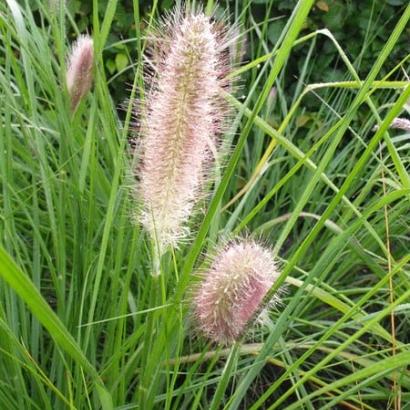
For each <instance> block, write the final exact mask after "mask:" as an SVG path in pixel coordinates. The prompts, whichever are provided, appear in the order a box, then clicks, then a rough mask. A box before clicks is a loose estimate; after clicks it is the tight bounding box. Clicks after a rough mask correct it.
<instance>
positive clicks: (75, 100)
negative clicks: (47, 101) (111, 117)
mask: <svg viewBox="0 0 410 410" xmlns="http://www.w3.org/2000/svg"><path fill="white" fill-rule="evenodd" d="M93 63H94V48H93V40H92V38H91V37H90V36H88V35H83V36H80V37H79V38H78V39H77V41H76V42H75V43H74V44H73V46H72V48H71V52H70V55H69V57H68V61H67V67H68V69H67V76H66V81H67V90H68V93H69V94H70V98H71V110H72V111H75V110H76V108H77V106H78V104H79V102H80V101H81V99H82V98H83V97H84V96H85V95H86V94H87V93H88V91H89V90H90V88H91V84H92V79H93Z"/></svg>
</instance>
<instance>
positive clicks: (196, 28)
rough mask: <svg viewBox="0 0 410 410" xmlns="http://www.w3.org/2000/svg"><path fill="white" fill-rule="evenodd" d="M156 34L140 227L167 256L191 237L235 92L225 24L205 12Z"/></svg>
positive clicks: (143, 115)
mask: <svg viewBox="0 0 410 410" xmlns="http://www.w3.org/2000/svg"><path fill="white" fill-rule="evenodd" d="M157 31H158V34H157V35H156V37H154V47H153V52H152V56H151V63H152V66H153V72H154V74H153V78H152V79H150V80H149V84H150V86H151V89H150V91H149V92H148V93H147V94H148V95H147V96H146V100H145V107H144V108H142V109H141V112H140V114H139V115H140V119H139V123H140V133H141V135H142V146H141V148H142V149H141V154H140V161H139V165H138V167H137V170H136V174H137V175H138V176H139V180H140V185H139V189H138V192H137V194H138V196H139V198H140V199H141V201H142V205H143V207H142V208H143V209H142V216H141V222H142V224H143V225H144V227H145V228H146V229H147V231H148V232H149V233H150V234H151V237H152V238H154V239H155V240H156V241H157V243H158V247H159V250H160V253H161V254H162V253H163V252H164V251H165V250H166V249H167V248H168V247H170V246H173V247H176V246H177V244H178V241H180V240H181V239H182V238H184V237H186V235H187V233H188V231H189V230H188V227H187V220H188V218H189V217H190V215H191V214H192V211H193V208H194V205H195V204H196V203H197V201H198V199H199V198H200V197H201V194H202V193H203V187H204V184H206V182H207V179H208V178H207V177H208V175H209V174H210V173H209V170H210V164H211V163H212V159H213V156H212V155H211V152H212V151H214V148H215V147H217V146H218V136H219V135H220V133H221V131H222V128H223V124H224V119H225V118H226V115H227V107H226V106H225V104H224V103H223V99H222V96H221V92H222V91H223V89H226V88H227V87H229V85H230V84H229V81H228V80H227V78H226V74H227V73H228V72H229V70H230V66H229V51H228V50H229V45H230V44H229V42H228V41H227V38H228V37H229V34H228V31H227V29H226V28H222V25H221V22H217V23H216V22H213V21H211V19H210V18H209V17H208V16H206V15H205V14H203V13H202V12H192V11H190V12H188V11H187V12H182V11H176V12H175V13H174V14H173V15H172V17H169V18H168V19H167V20H166V21H165V22H164V23H163V24H162V26H161V27H159V28H158V30H157Z"/></svg>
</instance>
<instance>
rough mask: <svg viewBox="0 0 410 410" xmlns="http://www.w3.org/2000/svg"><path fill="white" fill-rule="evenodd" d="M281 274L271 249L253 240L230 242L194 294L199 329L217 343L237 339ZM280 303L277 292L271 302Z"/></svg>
mask: <svg viewBox="0 0 410 410" xmlns="http://www.w3.org/2000/svg"><path fill="white" fill-rule="evenodd" d="M278 277H279V272H278V269H277V267H276V264H275V262H274V260H273V256H272V253H271V251H270V249H268V248H265V247H263V246H261V245H260V244H258V243H256V242H254V241H250V240H243V241H239V242H236V243H231V244H229V245H227V246H226V247H225V248H224V249H223V250H222V251H221V252H220V253H219V254H218V255H217V256H216V258H215V259H214V261H213V263H212V264H211V267H210V269H209V271H208V272H206V273H205V274H204V280H203V282H202V283H201V284H200V285H199V286H198V289H197V291H196V293H195V295H194V299H193V302H194V313H195V317H196V320H197V322H198V325H199V328H200V330H201V331H202V332H203V333H204V334H205V336H207V337H208V338H209V339H211V340H212V341H214V342H217V343H222V344H227V343H231V342H233V341H235V340H237V339H238V338H239V337H240V336H241V335H242V334H243V333H244V331H245V329H246V327H247V325H248V324H249V322H250V321H251V320H252V319H255V318H256V317H255V316H257V314H258V313H260V311H261V309H262V308H263V306H262V302H263V299H264V298H265V296H266V294H267V292H268V291H269V289H270V288H271V287H272V285H273V284H274V282H275V281H276V279H277V278H278ZM278 302H279V297H278V295H276V296H274V297H273V299H272V300H271V301H270V304H275V303H278Z"/></svg>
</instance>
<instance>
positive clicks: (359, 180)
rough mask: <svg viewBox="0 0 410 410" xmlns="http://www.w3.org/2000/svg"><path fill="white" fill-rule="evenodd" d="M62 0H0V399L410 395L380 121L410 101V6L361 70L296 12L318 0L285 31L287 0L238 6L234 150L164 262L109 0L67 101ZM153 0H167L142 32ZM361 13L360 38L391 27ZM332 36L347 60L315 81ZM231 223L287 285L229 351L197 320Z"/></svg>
mask: <svg viewBox="0 0 410 410" xmlns="http://www.w3.org/2000/svg"><path fill="white" fill-rule="evenodd" d="M50 3H55V5H54V8H50V7H49V6H48V4H47V2H40V1H38V2H36V11H35V14H33V11H32V8H31V7H30V2H25V1H22V2H20V3H18V2H17V1H16V0H6V1H5V2H2V3H1V4H0V39H1V41H0V54H1V57H2V61H4V65H2V66H1V67H0V96H1V106H0V121H1V122H0V187H1V196H0V208H1V212H0V234H1V248H0V277H1V278H2V280H1V282H0V407H1V408H2V409H53V410H54V409H65V408H70V409H87V408H89V409H97V408H104V409H112V408H117V409H120V410H127V409H137V408H139V409H151V408H158V409H178V410H179V409H211V410H215V409H222V408H223V409H229V410H234V409H252V410H256V409H267V408H269V409H285V408H286V409H310V410H313V409H334V408H349V409H366V410H371V409H385V408H394V409H400V408H402V409H405V408H408V407H406V405H407V406H408V403H410V374H409V368H410V367H409V366H410V348H409V343H410V330H409V329H410V315H409V308H410V303H409V301H410V287H409V283H410V252H409V250H410V246H409V240H410V237H409V232H410V213H409V200H410V176H409V173H408V170H409V165H410V161H409V147H410V134H409V133H407V134H406V133H405V132H403V131H401V132H399V131H397V130H394V131H393V130H391V129H389V125H390V123H391V122H392V121H393V119H394V118H395V117H397V116H399V115H402V116H403V115H404V116H405V115H406V110H407V112H408V111H409V105H408V101H409V100H410V83H409V81H408V76H407V73H408V72H409V68H410V66H409V58H410V54H407V55H401V56H400V59H401V60H400V62H399V64H395V65H394V67H392V66H391V60H390V56H391V55H392V53H395V52H396V51H395V50H396V48H395V47H396V45H397V43H398V41H402V39H403V36H406V35H408V34H409V28H408V27H409V26H408V24H409V19H410V6H407V7H404V6H403V7H401V8H398V10H399V12H398V13H397V16H396V17H395V19H394V28H393V29H392V30H391V31H390V32H389V33H388V40H387V41H386V42H385V43H384V45H383V47H382V48H380V50H378V53H377V55H376V57H375V58H374V61H373V64H372V66H371V68H370V69H369V70H368V72H366V73H365V75H363V74H362V73H359V72H358V70H357V66H358V64H359V63H360V61H358V60H352V59H351V57H350V54H349V49H348V44H339V42H338V41H337V40H336V38H335V37H334V35H333V34H332V32H330V31H328V30H327V29H326V28H325V27H322V28H320V29H318V30H317V31H313V32H307V31H303V29H304V27H305V22H306V19H307V18H308V16H309V13H311V11H312V7H313V6H314V3H315V2H314V1H313V0H300V1H299V2H298V4H297V6H295V7H294V9H293V12H292V15H291V17H290V18H289V20H288V21H287V23H286V25H284V27H283V29H282V31H281V33H280V35H279V36H278V40H277V42H276V43H275V45H274V47H273V48H272V47H271V46H270V45H269V44H268V36H269V32H268V30H267V27H268V23H269V22H270V21H271V19H272V15H271V14H270V9H271V6H272V4H273V3H274V1H270V2H269V1H267V2H265V3H266V16H265V19H264V20H263V21H262V22H258V23H256V22H255V20H254V19H253V17H252V14H251V11H250V8H249V7H248V6H249V4H248V2H243V4H242V2H241V1H237V2H236V3H235V7H234V8H232V7H231V8H230V9H229V12H230V14H231V16H230V17H231V18H232V20H236V21H237V22H239V23H241V26H240V27H241V31H242V33H243V35H244V36H246V37H247V38H248V42H247V47H248V54H249V55H250V56H251V57H250V58H249V59H247V61H245V62H244V63H243V64H242V65H240V66H238V67H236V68H235V71H236V74H240V75H241V78H242V81H241V86H240V90H239V93H237V94H235V95H228V94H227V95H226V96H225V97H226V99H227V100H229V101H230V103H231V104H232V106H233V107H235V115H234V118H233V119H232V124H231V127H230V129H229V131H228V132H227V134H226V136H225V138H226V141H227V142H226V144H227V145H228V144H230V142H232V144H231V145H232V149H231V152H230V155H229V158H228V159H227V161H226V162H225V163H223V166H221V167H219V168H218V169H217V171H216V175H215V181H216V182H215V184H214V185H213V186H212V187H211V190H212V192H211V194H210V195H209V198H205V199H204V200H203V203H202V204H201V207H202V208H203V209H204V212H203V214H202V215H201V216H200V217H198V218H197V219H196V220H195V221H193V223H192V231H193V234H192V235H191V237H190V238H189V241H187V242H186V243H185V244H183V246H181V247H180V249H176V250H175V251H174V252H172V253H171V254H169V255H166V257H164V258H163V260H162V265H161V271H162V272H161V275H160V276H159V277H153V276H152V275H151V274H150V272H151V270H152V267H151V263H152V261H151V255H152V249H151V246H152V244H151V243H150V241H149V238H148V237H147V235H146V234H145V233H144V232H143V231H142V230H141V228H140V226H138V225H137V224H134V223H132V221H131V218H130V215H131V210H132V207H133V206H135V204H134V202H133V201H132V199H131V197H130V193H129V185H130V184H132V183H135V182H133V181H132V180H131V179H130V177H129V171H128V169H129V155H127V153H128V152H129V144H128V139H129V136H130V135H131V132H132V109H133V107H132V104H131V103H129V102H127V103H125V108H124V109H118V104H117V103H116V102H114V101H113V100H112V98H111V96H110V90H109V84H111V85H112V84H116V83H115V78H109V77H107V73H106V72H105V69H104V67H105V66H104V61H103V51H104V50H105V48H106V47H108V46H107V39H108V36H109V34H110V31H111V25H112V22H113V18H114V16H115V14H116V8H117V0H110V1H109V2H108V3H107V5H106V7H105V8H102V6H101V5H99V1H98V0H93V1H92V5H93V7H92V11H93V14H92V35H93V39H94V42H95V49H96V50H95V55H96V69H95V81H94V86H93V90H92V92H91V93H90V94H89V95H88V96H87V98H86V99H85V100H84V101H83V102H82V103H81V104H80V106H79V108H78V110H77V111H76V112H75V113H74V114H73V115H72V114H71V112H70V102H69V98H68V95H67V92H66V90H65V87H64V86H63V84H64V81H65V71H66V67H65V65H66V55H67V52H68V47H69V44H68V42H67V35H66V34H67V32H71V31H75V32H79V30H78V29H77V26H76V23H75V21H74V19H73V17H72V15H70V13H69V12H68V11H67V10H66V9H64V7H59V5H58V3H59V4H60V6H61V5H63V4H64V1H60V2H57V1H56V2H54V1H53V2H50ZM191 3H192V1H191ZM321 3H324V2H321ZM132 5H133V14H134V15H133V19H134V22H135V30H136V32H135V36H136V38H135V39H133V41H134V47H135V49H136V50H137V55H138V56H140V58H138V59H137V61H136V62H133V64H132V65H129V66H128V67H126V69H125V70H129V71H130V72H131V73H133V78H134V81H133V84H128V85H126V84H121V83H117V86H118V87H129V88H130V93H129V94H130V97H131V98H130V101H132V99H133V97H134V96H135V95H141V87H142V84H143V77H142V74H143V66H142V64H143V60H142V58H141V55H142V53H143V50H144V49H145V47H146V40H145V37H144V36H143V33H141V32H140V28H141V24H140V22H141V17H140V11H139V10H140V9H139V3H138V1H137V0H134V1H133V3H132ZM322 6H323V4H322ZM205 7H206V9H207V10H212V9H213V7H214V2H213V1H211V0H209V1H208V2H207V4H206V5H205ZM219 7H220V8H221V9H223V8H224V2H221V4H220V5H219ZM158 11H159V10H158V2H156V1H154V3H153V10H152V13H151V14H150V18H149V20H148V21H146V22H145V24H146V27H145V29H147V30H149V26H150V25H152V24H153V23H154V22H155V20H156V19H157V18H159V13H158ZM101 12H102V13H103V18H100V13H101ZM389 24H392V22H391V21H390V22H389ZM367 27H368V36H367V37H366V41H367V42H368V43H364V44H362V45H361V49H362V50H366V49H367V48H368V47H370V46H371V44H372V39H374V37H373V34H374V32H375V30H376V29H377V30H380V27H373V26H372V24H371V21H369V24H368V26H367ZM322 40H326V44H327V45H328V46H329V47H332V48H334V50H336V51H337V53H338V55H339V59H340V60H339V61H340V62H341V63H338V71H337V73H338V74H339V75H340V78H337V81H333V82H319V83H318V82H314V83H313V82H311V81H310V78H312V77H314V78H318V77H320V73H318V72H314V73H312V70H311V67H312V66H315V67H316V65H314V63H315V61H316V59H317V56H318V51H317V49H316V45H317V42H318V41H322ZM127 41H128V40H127V39H124V40H123V42H124V43H125V42H127ZM356 47H357V45H356ZM300 48H305V50H306V53H305V56H306V57H305V60H304V61H300V62H298V67H299V69H298V72H297V76H293V77H292V78H289V76H288V75H287V72H288V71H289V70H290V69H291V72H292V73H293V74H294V72H295V67H291V68H289V67H288V66H287V62H288V60H289V57H290V56H291V55H292V53H293V52H294V50H295V49H298V50H299V49H300ZM396 57H397V53H396ZM366 58H368V56H366ZM341 65H342V66H343V67H344V69H343V70H341V69H340V66H341ZM386 67H389V69H388V71H386ZM386 72H387V74H386ZM114 77H115V76H114ZM323 78H329V75H328V73H327V74H326V75H323ZM113 81H114V83H113ZM290 81H291V82H292V84H289V82H290ZM272 87H275V88H274V90H275V92H274V93H272ZM289 87H291V88H292V90H294V91H292V94H289V92H288V91H287V90H288V89H289ZM306 100H310V101H315V104H316V105H317V106H318V107H319V110H318V112H316V113H315V115H314V116H312V115H311V114H309V112H308V111H306V110H305V109H304V103H305V101H306ZM406 103H407V105H406ZM375 125H378V128H377V130H376V129H375V128H374V126H375ZM236 235H253V236H256V237H257V238H261V239H262V240H263V241H264V242H265V243H268V244H270V245H271V246H272V248H273V249H274V252H275V255H277V258H278V260H279V261H280V265H281V271H282V273H281V276H280V278H279V280H278V282H277V283H276V284H275V286H274V288H273V289H272V290H271V293H272V294H273V293H274V292H275V291H276V290H277V288H278V287H279V286H280V285H281V284H286V288H287V291H286V294H285V295H284V297H283V303H282V306H281V307H280V308H279V309H278V310H275V311H272V312H270V322H269V323H268V324H266V325H264V326H256V327H255V328H253V329H252V330H251V331H250V332H249V334H247V336H246V338H245V339H244V340H242V341H241V342H240V343H239V342H238V343H236V344H235V345H234V346H231V347H229V346H228V347H226V348H222V347H217V346H214V345H212V344H209V343H207V341H206V340H204V339H203V338H202V337H201V336H200V335H198V334H197V332H196V331H195V327H194V325H193V323H192V318H191V315H190V307H189V297H188V296H189V287H190V285H192V283H194V282H195V281H196V280H197V278H196V276H195V275H194V274H193V273H194V272H195V271H196V270H197V269H199V268H200V267H201V266H203V265H204V264H206V263H207V260H206V258H205V257H204V255H205V254H206V253H207V251H208V250H209V251H212V250H213V249H214V246H215V244H216V243H218V242H220V241H221V240H223V239H224V238H227V237H232V236H236Z"/></svg>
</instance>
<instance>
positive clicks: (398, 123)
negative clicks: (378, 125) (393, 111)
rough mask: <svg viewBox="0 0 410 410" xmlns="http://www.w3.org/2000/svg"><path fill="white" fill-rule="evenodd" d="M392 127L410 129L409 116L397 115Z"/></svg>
mask: <svg viewBox="0 0 410 410" xmlns="http://www.w3.org/2000/svg"><path fill="white" fill-rule="evenodd" d="M390 127H391V128H398V129H400V130H405V131H410V120H408V119H407V118H401V117H397V118H395V119H394V120H393V122H392V123H391V125H390Z"/></svg>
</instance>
